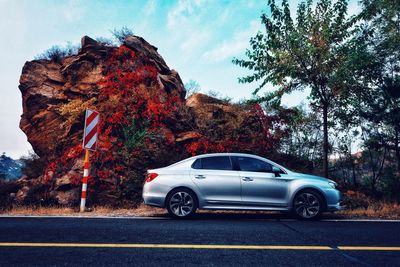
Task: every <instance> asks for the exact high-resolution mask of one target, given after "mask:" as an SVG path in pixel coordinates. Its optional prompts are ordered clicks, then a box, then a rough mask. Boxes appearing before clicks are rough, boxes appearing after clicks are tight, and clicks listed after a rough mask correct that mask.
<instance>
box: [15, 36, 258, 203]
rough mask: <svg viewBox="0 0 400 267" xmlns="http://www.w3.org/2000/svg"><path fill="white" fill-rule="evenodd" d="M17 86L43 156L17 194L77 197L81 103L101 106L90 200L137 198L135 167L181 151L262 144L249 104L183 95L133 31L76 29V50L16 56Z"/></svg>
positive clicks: (21, 197) (25, 123)
mask: <svg viewBox="0 0 400 267" xmlns="http://www.w3.org/2000/svg"><path fill="white" fill-rule="evenodd" d="M19 89H20V91H21V93H22V99H23V114H22V116H21V122H20V127H21V129H22V130H23V131H24V133H25V134H26V135H27V137H28V141H29V142H30V143H31V145H32V147H33V149H34V151H35V152H36V154H38V155H39V156H40V157H41V159H44V161H45V162H47V163H48V166H47V168H46V169H45V170H43V173H42V174H39V175H38V176H39V177H26V178H24V179H22V180H20V181H19V183H20V188H21V190H20V191H19V192H18V193H17V194H16V199H17V201H18V202H21V203H31V202H34V200H37V199H39V200H40V201H42V199H43V201H44V202H46V203H59V204H63V205H68V204H70V205H71V204H74V203H75V204H76V203H77V202H78V201H79V192H80V187H79V185H80V179H81V177H82V151H81V146H80V144H81V142H82V141H81V140H82V135H83V120H84V118H83V115H84V112H83V111H84V108H85V107H92V106H94V107H95V108H96V109H97V108H98V109H99V111H100V112H102V117H101V121H102V126H101V133H100V140H99V143H100V144H101V145H100V146H99V149H98V151H97V152H96V154H95V155H94V156H93V158H94V159H93V161H92V163H91V179H90V181H89V188H90V189H91V190H93V191H92V192H90V191H89V198H90V197H92V201H94V202H96V203H100V202H101V203H104V204H117V203H121V202H122V203H125V202H124V201H131V202H132V203H137V202H138V201H140V196H141V189H142V184H143V173H144V171H146V170H147V169H149V168H156V167H160V166H165V165H167V164H170V163H172V162H174V161H177V160H180V159H183V158H186V157H188V156H190V155H194V154H199V153H209V152H224V151H238V152H240V151H251V152H253V153H254V151H256V150H255V149H258V150H260V151H264V150H265V149H264V148H263V145H262V144H263V143H262V142H260V141H263V140H264V139H265V137H266V136H265V135H263V130H262V128H263V124H262V123H261V120H260V118H259V116H257V115H256V114H255V113H254V112H252V110H251V108H250V107H248V106H245V105H238V104H230V103H227V102H224V101H221V100H218V99H215V98H212V97H209V96H207V95H204V94H193V95H192V96H190V97H189V98H188V99H187V100H186V101H185V94H186V91H185V89H184V86H183V84H182V81H181V79H180V77H179V75H178V73H177V72H175V71H174V70H171V69H169V67H168V66H167V64H166V63H165V61H164V60H163V58H162V57H161V56H160V55H159V54H158V53H157V48H155V47H154V46H152V45H150V44H149V43H147V42H146V41H145V40H144V39H142V38H140V37H136V36H130V37H127V38H126V40H125V43H124V44H123V45H122V46H120V47H110V46H106V45H103V44H100V43H98V42H96V41H95V40H93V39H91V38H89V37H86V36H85V37H83V38H82V48H81V49H80V51H79V53H78V54H77V55H74V56H68V57H65V58H63V59H61V60H59V61H50V60H34V61H30V62H26V63H25V66H24V67H23V70H22V75H21V78H20V86H19ZM85 105H86V106H85ZM263 149H264V150H263ZM32 178H33V179H32ZM27 199H28V200H27ZM118 201H120V202H118Z"/></svg>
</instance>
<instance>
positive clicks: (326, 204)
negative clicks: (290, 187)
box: [290, 186, 328, 211]
mask: <svg viewBox="0 0 400 267" xmlns="http://www.w3.org/2000/svg"><path fill="white" fill-rule="evenodd" d="M304 191H313V192H314V193H316V194H318V195H319V196H320V197H321V199H322V202H323V203H322V204H323V205H322V208H323V211H326V210H327V208H328V203H327V199H326V196H325V194H324V193H323V191H322V190H321V189H319V188H317V187H312V186H305V187H302V188H299V189H297V190H296V191H295V192H294V194H293V196H292V198H291V200H290V209H293V206H294V205H293V201H294V199H295V198H296V196H297V195H298V194H300V193H302V192H304Z"/></svg>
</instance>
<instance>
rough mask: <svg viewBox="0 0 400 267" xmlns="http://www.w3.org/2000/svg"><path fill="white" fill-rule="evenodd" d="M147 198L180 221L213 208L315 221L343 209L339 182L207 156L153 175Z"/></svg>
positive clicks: (261, 161) (245, 157) (250, 160)
mask: <svg viewBox="0 0 400 267" xmlns="http://www.w3.org/2000/svg"><path fill="white" fill-rule="evenodd" d="M143 199H144V203H145V204H147V205H150V206H156V207H163V208H167V210H168V213H169V214H170V215H171V216H173V217H177V218H184V217H188V216H190V215H192V214H193V213H194V212H195V211H196V210H197V209H212V210H272V211H292V212H294V213H295V214H296V215H297V216H298V217H299V218H301V219H314V218H317V217H318V216H319V215H320V214H321V213H322V212H324V211H336V210H339V209H340V208H341V193H340V192H339V191H338V190H337V189H336V183H335V182H334V181H331V180H328V179H325V178H322V177H319V176H314V175H309V174H301V173H296V172H293V171H290V170H288V169H286V168H284V167H282V166H280V165H279V164H276V163H275V162H272V161H270V160H268V159H265V158H262V157H258V156H255V155H249V154H238V153H218V154H204V155H199V156H195V157H191V158H188V159H185V160H182V161H180V162H177V163H175V164H172V165H170V166H167V167H164V168H159V169H154V170H148V173H147V177H146V181H145V184H144V187H143Z"/></svg>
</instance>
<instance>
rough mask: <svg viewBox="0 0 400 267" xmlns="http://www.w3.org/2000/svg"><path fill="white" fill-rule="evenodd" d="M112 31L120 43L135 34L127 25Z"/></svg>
mask: <svg viewBox="0 0 400 267" xmlns="http://www.w3.org/2000/svg"><path fill="white" fill-rule="evenodd" d="M111 33H112V35H113V37H114V38H115V39H116V40H117V41H118V42H119V43H120V44H123V43H124V42H125V39H126V37H128V36H133V35H134V34H133V30H132V29H130V28H128V27H126V26H124V27H122V28H121V29H120V30H117V29H114V30H112V31H111Z"/></svg>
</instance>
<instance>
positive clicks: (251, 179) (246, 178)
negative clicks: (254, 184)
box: [242, 177, 254, 182]
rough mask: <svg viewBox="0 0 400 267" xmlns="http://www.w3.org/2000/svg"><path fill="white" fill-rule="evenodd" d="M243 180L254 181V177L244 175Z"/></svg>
mask: <svg viewBox="0 0 400 267" xmlns="http://www.w3.org/2000/svg"><path fill="white" fill-rule="evenodd" d="M242 180H243V181H245V182H250V181H253V180H254V179H253V178H250V177H243V178H242Z"/></svg>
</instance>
